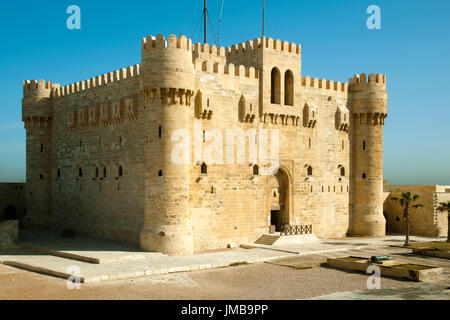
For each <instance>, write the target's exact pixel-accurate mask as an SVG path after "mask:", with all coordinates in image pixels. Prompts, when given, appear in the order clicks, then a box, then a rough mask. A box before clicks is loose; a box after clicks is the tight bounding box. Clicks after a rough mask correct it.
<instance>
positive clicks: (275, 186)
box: [269, 169, 290, 232]
mask: <svg viewBox="0 0 450 320" xmlns="http://www.w3.org/2000/svg"><path fill="white" fill-rule="evenodd" d="M269 199H270V201H269V209H270V224H271V225H273V226H275V231H277V232H278V231H281V227H282V226H284V225H287V224H289V209H290V195H289V177H288V176H287V174H286V172H285V171H283V170H282V169H279V170H278V172H277V173H276V174H275V175H273V176H270V178H269Z"/></svg>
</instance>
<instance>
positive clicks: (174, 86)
mask: <svg viewBox="0 0 450 320" xmlns="http://www.w3.org/2000/svg"><path fill="white" fill-rule="evenodd" d="M140 70H141V84H140V85H141V92H142V93H143V94H144V97H145V99H144V100H145V102H144V103H146V104H147V105H148V106H149V107H148V109H149V110H148V112H150V113H151V116H150V117H149V121H150V123H149V126H150V128H149V134H148V136H149V144H148V146H147V150H146V154H147V156H146V158H147V159H146V163H147V164H146V178H145V179H146V182H145V199H146V200H145V217H144V226H143V229H142V231H141V235H140V246H141V249H143V250H146V251H158V252H163V253H165V254H169V255H189V254H193V251H194V249H193V248H194V241H193V232H192V228H191V224H190V210H189V170H190V165H191V163H190V161H189V160H190V150H191V149H190V147H189V146H188V147H189V148H187V149H186V150H189V151H188V152H186V154H185V155H182V156H181V157H182V158H183V156H185V157H186V158H185V160H180V159H179V158H177V157H178V155H177V154H176V152H175V153H174V150H175V145H177V144H178V142H179V141H173V142H172V135H173V133H174V132H175V131H177V132H183V131H184V132H185V133H186V134H187V135H189V132H190V128H189V119H190V115H191V114H192V116H193V115H194V111H193V109H192V108H191V98H192V96H193V89H194V73H195V71H194V65H193V63H192V42H191V40H189V39H187V38H186V37H184V36H181V37H179V38H177V37H176V36H174V35H171V36H169V38H168V39H167V42H166V40H165V38H164V37H163V36H162V35H158V36H157V37H156V38H153V37H147V38H146V39H144V40H143V43H142V63H141V68H140ZM185 142H186V143H188V142H190V141H185Z"/></svg>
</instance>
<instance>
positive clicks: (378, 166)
mask: <svg viewBox="0 0 450 320" xmlns="http://www.w3.org/2000/svg"><path fill="white" fill-rule="evenodd" d="M349 93H350V96H349V100H350V103H351V112H352V115H353V116H352V122H353V123H352V125H351V127H352V129H351V130H352V133H351V143H352V150H351V157H350V158H351V164H352V170H351V171H352V182H351V204H352V211H351V216H350V230H349V234H350V235H352V236H376V237H382V236H384V235H385V233H386V221H385V218H384V216H383V125H384V120H385V118H386V116H387V93H386V76H385V75H381V74H378V75H375V74H370V75H369V78H368V79H367V78H366V75H365V74H361V75H355V76H354V77H353V78H352V79H350V85H349Z"/></svg>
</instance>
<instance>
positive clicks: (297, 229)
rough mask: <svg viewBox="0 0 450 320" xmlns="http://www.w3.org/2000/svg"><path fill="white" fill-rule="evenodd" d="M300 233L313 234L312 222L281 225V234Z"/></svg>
mask: <svg viewBox="0 0 450 320" xmlns="http://www.w3.org/2000/svg"><path fill="white" fill-rule="evenodd" d="M298 234H312V224H310V225H306V226H297V225H293V226H292V225H285V226H282V227H281V232H280V235H282V236H290V235H298Z"/></svg>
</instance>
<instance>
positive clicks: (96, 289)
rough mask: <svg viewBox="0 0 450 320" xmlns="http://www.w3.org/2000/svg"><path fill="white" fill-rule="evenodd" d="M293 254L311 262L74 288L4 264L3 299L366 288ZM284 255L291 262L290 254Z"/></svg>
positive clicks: (292, 294)
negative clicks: (306, 266) (288, 256)
mask: <svg viewBox="0 0 450 320" xmlns="http://www.w3.org/2000/svg"><path fill="white" fill-rule="evenodd" d="M294 259H297V260H294V261H293V262H294V265H299V266H301V265H302V263H303V262H304V261H306V262H308V263H307V264H308V266H312V268H310V269H304V268H301V267H298V268H293V267H286V266H280V265H275V264H268V263H257V264H251V265H240V266H235V267H229V268H221V269H215V270H207V271H197V272H189V273H176V274H169V275H161V276H153V277H146V278H139V279H134V280H124V281H114V282H103V283H90V284H81V288H80V289H79V290H69V289H68V288H67V286H66V281H65V280H62V279H57V278H53V277H49V276H45V275H40V274H36V273H32V272H28V271H24V270H19V269H16V268H12V267H8V266H4V265H0V288H1V290H0V299H93V300H95V299H119V300H121V299H150V300H151V299H180V300H184V299H212V300H215V299H230V300H234V299H244V300H247V299H263V300H275V299H305V298H312V297H317V296H323V295H328V294H332V293H336V292H346V291H360V290H366V289H367V287H366V281H367V278H368V276H367V275H364V274H356V273H347V272H343V271H338V270H334V269H329V268H323V267H320V266H318V263H317V262H318V261H317V259H311V257H307V256H306V257H301V258H299V257H296V258H294ZM299 259H302V260H301V261H299ZM319 260H320V259H319ZM283 261H284V262H286V259H284V260H283ZM311 261H312V262H313V263H311ZM291 262H292V261H291ZM381 285H382V288H383V289H394V288H405V287H411V286H413V285H414V283H412V282H407V281H400V280H394V279H385V278H383V279H382V282H381Z"/></svg>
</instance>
